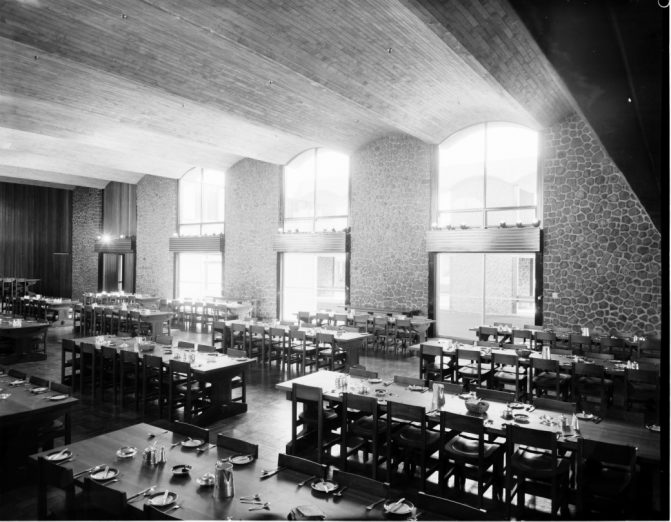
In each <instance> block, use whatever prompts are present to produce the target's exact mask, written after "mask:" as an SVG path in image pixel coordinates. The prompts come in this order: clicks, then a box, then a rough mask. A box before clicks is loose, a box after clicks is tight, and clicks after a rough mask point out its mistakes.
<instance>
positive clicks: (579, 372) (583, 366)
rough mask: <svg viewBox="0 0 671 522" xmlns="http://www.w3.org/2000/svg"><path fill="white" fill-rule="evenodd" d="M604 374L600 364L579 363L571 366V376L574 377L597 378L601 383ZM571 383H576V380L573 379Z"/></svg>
mask: <svg viewBox="0 0 671 522" xmlns="http://www.w3.org/2000/svg"><path fill="white" fill-rule="evenodd" d="M605 374H606V372H605V370H604V368H603V366H601V365H600V364H590V363H580V362H578V363H574V364H573V375H574V376H576V377H598V378H600V379H601V381H602V382H603V379H604V377H605ZM573 381H574V382H578V379H573Z"/></svg>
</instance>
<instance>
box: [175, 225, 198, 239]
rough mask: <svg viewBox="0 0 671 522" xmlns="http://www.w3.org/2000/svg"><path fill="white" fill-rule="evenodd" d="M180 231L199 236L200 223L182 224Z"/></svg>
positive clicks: (184, 233) (186, 234)
mask: <svg viewBox="0 0 671 522" xmlns="http://www.w3.org/2000/svg"><path fill="white" fill-rule="evenodd" d="M179 233H180V235H182V236H199V235H200V225H180V226H179Z"/></svg>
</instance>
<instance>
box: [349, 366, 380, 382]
mask: <svg viewBox="0 0 671 522" xmlns="http://www.w3.org/2000/svg"><path fill="white" fill-rule="evenodd" d="M349 374H350V375H351V376H352V377H362V378H364V379H377V372H374V371H371V370H366V369H361V368H352V367H350V369H349Z"/></svg>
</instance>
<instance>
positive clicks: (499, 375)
mask: <svg viewBox="0 0 671 522" xmlns="http://www.w3.org/2000/svg"><path fill="white" fill-rule="evenodd" d="M491 385H492V387H493V388H495V389H499V390H504V389H505V387H506V386H512V388H513V391H514V394H515V400H516V401H517V400H521V399H522V398H526V396H527V371H526V368H523V367H522V366H520V358H519V357H518V356H517V355H513V354H507V353H500V352H492V377H491Z"/></svg>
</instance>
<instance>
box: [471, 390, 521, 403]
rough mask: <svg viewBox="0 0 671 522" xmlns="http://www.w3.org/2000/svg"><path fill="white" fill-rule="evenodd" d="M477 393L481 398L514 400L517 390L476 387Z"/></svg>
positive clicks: (499, 400) (503, 400)
mask: <svg viewBox="0 0 671 522" xmlns="http://www.w3.org/2000/svg"><path fill="white" fill-rule="evenodd" d="M475 394H476V395H477V396H478V397H479V398H481V399H486V400H489V401H496V402H513V401H514V400H515V392H509V391H503V390H492V389H489V388H481V387H477V388H475Z"/></svg>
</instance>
